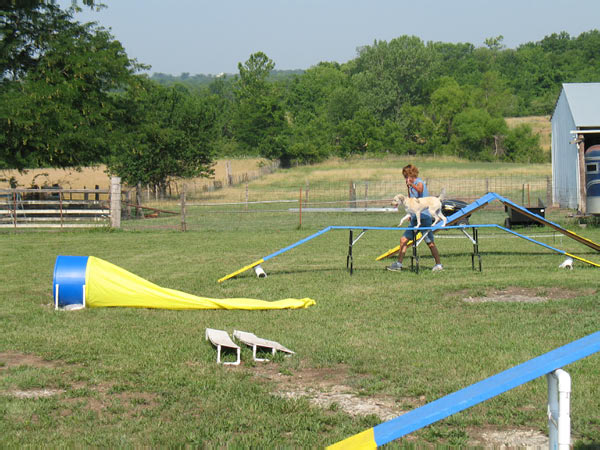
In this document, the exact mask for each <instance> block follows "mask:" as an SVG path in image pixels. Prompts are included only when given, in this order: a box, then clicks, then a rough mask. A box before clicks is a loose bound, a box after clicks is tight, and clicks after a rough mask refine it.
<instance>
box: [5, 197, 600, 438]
mask: <svg viewBox="0 0 600 450" xmlns="http://www.w3.org/2000/svg"><path fill="white" fill-rule="evenodd" d="M188 214H189V215H190V216H192V218H191V219H190V221H191V222H192V223H194V224H196V225H195V226H194V227H192V230H191V231H188V232H186V233H181V232H177V231H168V230H157V231H152V230H145V231H127V230H126V231H114V232H110V231H74V232H19V233H11V232H4V233H2V234H0V243H1V245H0V252H1V253H0V257H1V261H2V269H3V270H2V272H1V274H0V323H1V324H2V327H1V330H2V333H0V442H1V443H2V444H3V445H4V446H7V447H10V446H17V445H18V446H23V445H30V446H39V445H50V446H56V445H65V446H76V445H92V446H159V445H160V446H162V445H169V446H172V445H202V446H209V447H216V446H232V447H256V448H265V447H267V448H269V447H323V446H325V445H328V444H331V443H334V442H336V441H338V440H340V439H343V438H345V437H348V436H350V435H352V434H354V433H358V432H360V431H363V430H364V429H366V428H368V427H371V426H373V425H376V424H378V423H380V422H381V421H382V420H384V417H383V416H384V415H385V414H389V415H391V416H393V415H394V414H400V413H401V412H403V411H408V410H410V409H413V408H415V407H417V406H420V405H422V404H424V403H426V402H429V401H432V400H435V399H437V398H440V397H441V396H443V395H446V394H449V393H451V392H453V391H455V390H458V389H461V388H463V387H466V386H468V385H469V384H472V383H474V382H476V381H479V380H481V379H484V378H486V377H489V376H491V375H494V374H496V373H498V372H500V371H502V370H505V369H508V368H510V367H512V366H514V365H516V364H518V363H521V362H524V361H526V360H528V359H530V358H532V357H535V356H538V355H540V354H542V353H544V352H547V351H549V350H552V349H554V348H556V347H558V346H561V345H564V344H566V343H568V342H571V341H572V340H575V339H578V338H581V337H583V336H585V335H588V334H590V333H593V332H596V331H598V329H599V328H600V325H599V324H600V314H599V312H598V306H599V302H598V269H597V268H595V267H592V266H588V265H584V264H582V263H579V262H576V264H575V268H574V270H572V271H569V270H563V269H559V268H558V265H559V264H560V263H561V262H562V261H563V259H564V258H563V257H562V256H561V255H558V254H556V253H553V252H552V251H550V250H548V249H546V248H544V247H541V246H536V245H534V244H532V243H530V242H527V241H525V240H521V239H517V238H513V237H510V236H509V235H507V234H503V233H501V232H499V231H497V230H483V231H481V232H480V252H481V254H482V263H483V271H482V272H479V271H478V270H475V271H474V270H472V268H471V252H472V245H471V243H470V241H469V240H467V239H466V238H465V237H464V236H462V234H461V233H459V232H450V231H447V232H443V233H439V234H438V236H439V237H438V238H437V242H438V247H439V249H440V252H441V254H442V262H443V263H444V266H445V270H444V271H443V272H441V273H431V272H430V269H431V267H432V266H433V260H432V258H431V257H430V255H429V253H428V251H427V249H426V248H424V247H419V253H420V255H421V269H422V270H421V272H420V273H419V274H415V273H412V272H409V271H406V272H402V273H392V272H388V271H386V270H385V266H386V265H387V264H389V263H390V260H386V261H379V262H376V261H375V258H376V257H377V256H378V255H380V254H381V253H383V252H384V251H385V250H387V249H389V248H391V247H393V246H394V245H396V244H397V241H398V238H399V233H398V232H395V231H370V232H367V233H366V234H365V235H364V236H363V237H362V238H361V239H360V240H359V241H358V242H357V243H356V246H355V248H354V252H353V253H354V268H355V271H354V274H353V275H350V274H349V273H348V272H347V270H346V255H347V251H348V233H347V232H346V231H331V232H328V233H326V234H324V235H322V236H320V237H318V238H315V239H314V240H311V241H309V242H307V243H306V244H303V245H301V246H299V247H297V248H295V249H293V250H291V251H289V252H287V253H284V254H282V255H280V256H278V257H275V258H273V259H271V260H270V261H268V262H267V263H265V264H264V265H263V267H264V269H265V270H266V271H267V273H268V277H267V278H262V279H258V278H257V277H256V276H255V275H254V273H253V272H252V271H251V270H250V271H247V272H244V273H242V274H240V275H239V276H238V277H236V278H234V279H231V280H228V281H225V282H223V283H221V284H219V283H217V279H219V278H221V277H222V276H224V275H227V274H229V273H231V272H233V271H235V270H237V269H240V268H241V267H243V266H245V265H247V264H249V263H251V262H253V261H256V260H257V259H259V258H261V257H264V256H266V255H268V254H271V253H273V252H274V251H276V250H278V249H280V248H283V247H286V246H288V245H290V244H292V243H294V242H297V241H299V240H300V239H303V238H305V237H307V236H309V235H311V234H313V233H315V232H317V231H318V230H320V229H322V228H324V227H326V226H328V225H350V224H351V225H356V226H360V225H377V226H393V225H395V224H397V221H398V219H399V216H394V215H389V214H352V215H344V214H318V215H317V214H313V215H310V214H308V215H307V216H306V217H305V218H304V221H303V226H302V228H300V229H299V227H298V226H297V225H298V223H297V220H296V219H295V218H294V216H292V218H291V219H290V215H291V214H292V213H244V212H243V211H242V212H236V213H231V214H221V215H216V214H215V215H212V216H209V217H207V216H206V213H204V212H203V211H202V210H200V209H193V208H191V209H190V211H189V212H188ZM549 214H551V219H552V220H554V221H557V222H560V223H561V224H563V225H565V226H567V227H568V228H570V229H572V230H573V231H575V232H576V233H579V234H581V235H583V236H584V237H586V238H589V239H592V240H594V241H596V242H600V230H598V229H597V228H595V227H591V226H588V227H587V228H585V229H582V228H579V227H578V226H577V225H576V224H575V223H574V222H573V221H569V220H567V219H566V218H565V212H564V211H562V212H561V211H555V212H552V213H549ZM194 215H202V217H198V218H197V219H196V220H195V221H194V218H193V216H194ZM505 216H506V215H505V213H504V212H503V211H502V210H500V209H499V208H496V209H491V210H490V211H487V210H483V211H481V212H478V213H476V215H474V216H473V218H472V219H471V222H472V223H498V224H502V223H503V220H504V217H505ZM157 220H159V221H161V220H163V219H157ZM172 220H173V221H174V223H176V221H175V219H172ZM157 223H160V222H157ZM518 231H519V232H522V233H525V234H528V235H535V237H536V239H538V240H540V241H543V242H545V243H547V244H549V245H552V246H555V247H558V248H561V249H564V250H567V251H569V252H572V253H574V254H576V255H579V256H582V257H584V258H586V259H589V260H592V261H595V262H600V255H598V254H597V253H596V252H595V251H593V250H591V249H589V248H587V247H585V246H583V245H581V244H579V243H576V242H574V241H571V240H569V239H568V238H566V237H563V236H561V235H559V234H556V233H552V232H551V230H549V229H543V228H542V229H540V228H534V229H520V230H518ZM59 254H63V255H93V256H96V257H99V258H102V259H105V260H107V261H109V262H112V263H114V264H116V265H118V266H120V267H123V268H125V269H127V270H129V271H131V272H133V273H135V274H137V275H139V276H141V277H143V278H146V279H149V280H151V281H153V282H155V283H157V284H159V285H161V286H164V287H169V288H174V289H178V290H181V291H184V292H188V293H192V294H196V295H200V296H206V297H213V298H231V297H250V298H258V299H264V300H278V299H283V298H304V297H310V298H312V299H314V300H315V301H316V305H314V306H312V307H310V308H307V309H302V310H282V311H225V310H211V311H167V310H149V309H126V308H106V309H85V310H82V311H75V312H63V311H54V310H53V308H52V275H53V268H54V262H55V260H56V256H57V255H59ZM407 261H408V260H407ZM486 300H487V301H486ZM507 300H518V301H507ZM207 327H211V328H217V329H222V330H226V331H228V332H229V333H232V332H233V330H234V329H238V330H244V331H250V332H253V333H255V334H257V335H258V336H261V337H264V338H267V339H272V340H276V341H278V342H280V343H281V344H283V345H284V346H286V347H288V348H290V349H292V350H294V351H295V352H296V354H295V355H293V356H291V357H288V358H284V357H282V356H277V357H276V358H275V360H274V361H272V362H269V363H255V362H253V361H252V353H251V351H250V350H249V349H247V348H244V349H243V351H242V361H243V363H242V365H241V366H240V367H227V366H219V365H217V364H216V351H215V349H214V348H213V347H212V346H211V345H210V344H209V343H207V342H206V341H205V340H204V331H205V329H206V328H207ZM565 369H566V370H567V371H568V372H569V373H570V374H571V376H572V378H573V393H572V395H571V406H572V414H571V417H572V430H573V438H574V441H575V442H576V444H577V445H591V446H593V445H598V444H600V383H599V381H600V375H599V374H600V355H594V356H591V357H589V358H587V359H584V360H582V361H579V362H577V363H574V364H571V365H570V366H568V367H566V368H565ZM342 394H343V395H342ZM546 401H547V387H546V380H545V379H544V378H540V379H537V380H534V381H533V382H530V383H528V384H526V385H523V386H521V387H519V388H516V389H514V390H512V391H510V392H507V393H505V394H502V395H500V396H498V397H496V398H494V399H492V400H489V401H487V402H485V403H483V404H481V405H479V406H476V407H473V408H471V409H469V410H466V411H464V412H462V413H459V414H457V415H455V416H452V417H451V418H448V419H446V420H444V421H441V422H439V423H437V424H435V425H433V426H430V427H428V428H425V429H423V430H420V431H417V432H415V433H413V434H412V435H410V436H409V437H407V438H404V439H403V440H401V441H399V442H398V443H397V444H399V445H436V444H453V445H468V444H473V443H474V442H479V443H481V441H480V438H481V436H482V433H483V432H484V431H486V432H487V431H497V432H504V433H511V432H513V431H514V430H533V431H534V432H537V433H540V434H547V415H546V408H547V406H546ZM370 404H378V405H384V406H385V408H380V409H379V410H378V409H368V408H363V406H365V405H370ZM384 413H385V414H384ZM386 417H387V416H386Z"/></svg>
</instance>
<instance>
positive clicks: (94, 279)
mask: <svg viewBox="0 0 600 450" xmlns="http://www.w3.org/2000/svg"><path fill="white" fill-rule="evenodd" d="M85 284H86V286H85V291H86V295H85V297H86V306H87V307H90V308H100V307H107V306H125V307H131V308H160V309H245V310H256V309H297V308H308V307H309V306H312V305H314V304H315V301H314V300H313V299H310V298H302V299H296V298H286V299H283V300H278V301H274V302H269V301H265V300H256V299H252V298H228V299H214V298H206V297H198V296H195V295H191V294H186V293H185V292H181V291H177V290H174V289H168V288H163V287H160V286H158V285H156V284H154V283H151V282H150V281H148V280H145V279H143V278H141V277H138V276H137V275H134V274H133V273H131V272H128V271H127V270H125V269H122V268H121V267H118V266H115V265H114V264H111V263H109V262H107V261H104V260H102V259H100V258H96V257H94V256H90V257H89V258H88V262H87V267H86V272H85Z"/></svg>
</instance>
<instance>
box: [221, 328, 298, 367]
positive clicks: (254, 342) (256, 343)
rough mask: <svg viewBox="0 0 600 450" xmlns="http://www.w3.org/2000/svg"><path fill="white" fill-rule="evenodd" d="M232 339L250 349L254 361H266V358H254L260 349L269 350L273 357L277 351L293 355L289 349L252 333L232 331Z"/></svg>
mask: <svg viewBox="0 0 600 450" xmlns="http://www.w3.org/2000/svg"><path fill="white" fill-rule="evenodd" d="M233 337H234V338H235V339H237V340H238V341H240V342H243V343H244V344H246V345H247V346H248V347H252V357H253V358H254V361H268V359H267V358H257V357H256V352H257V351H258V350H259V349H261V348H265V349H269V350H270V352H271V354H272V355H273V356H275V353H277V351H280V352H283V353H287V354H289V355H293V354H294V352H293V351H291V350H290V349H289V348H286V347H284V346H283V345H281V344H280V343H279V342H275V341H270V340H268V339H263V338H260V337H258V336H256V335H255V334H254V333H248V332H247V331H239V330H233Z"/></svg>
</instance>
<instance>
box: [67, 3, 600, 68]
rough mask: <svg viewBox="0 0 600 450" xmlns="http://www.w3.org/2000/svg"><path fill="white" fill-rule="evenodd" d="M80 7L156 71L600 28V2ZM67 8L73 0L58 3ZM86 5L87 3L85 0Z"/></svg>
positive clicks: (309, 59) (517, 39) (284, 64)
mask: <svg viewBox="0 0 600 450" xmlns="http://www.w3.org/2000/svg"><path fill="white" fill-rule="evenodd" d="M101 1H103V3H104V4H106V5H107V8H106V9H104V10H102V11H100V12H95V11H90V10H89V8H84V12H83V13H81V14H77V15H76V18H77V19H78V20H80V21H82V22H86V21H97V22H99V23H100V24H101V25H102V26H104V27H105V28H110V29H111V32H112V34H113V35H114V36H115V38H116V39H118V40H119V41H121V43H122V44H123V45H124V47H125V49H126V51H127V54H128V55H129V56H130V57H131V58H136V59H137V60H138V61H139V62H142V63H145V64H149V65H151V66H152V68H151V69H150V71H149V72H150V73H153V72H163V73H168V74H172V75H179V74H181V73H182V72H189V73H190V74H192V75H194V74H199V73H202V74H218V73H221V72H225V73H237V71H238V70H237V64H238V62H244V61H246V60H247V59H248V57H249V56H250V55H251V54H252V53H255V52H257V51H262V52H264V53H266V54H267V56H268V57H269V58H271V59H272V60H273V61H274V62H275V68H276V69H307V68H309V67H311V66H313V65H315V64H317V63H319V62H320V61H337V62H340V63H343V62H346V61H348V60H350V59H353V58H355V57H356V54H357V53H356V49H357V47H360V46H364V45H371V44H372V43H373V42H374V41H375V40H384V41H390V40H392V39H393V38H395V37H398V36H402V35H405V34H406V35H413V36H418V37H419V38H421V39H422V40H423V41H425V42H427V41H443V42H453V43H457V42H470V43H472V44H474V45H475V46H482V45H483V43H484V40H485V39H486V38H489V37H496V36H499V35H502V36H504V44H505V45H506V46H507V47H509V48H515V47H517V46H518V45H520V44H522V43H525V42H530V41H539V40H541V39H542V38H543V37H544V36H547V35H550V34H552V33H558V32H560V31H566V32H568V33H569V34H570V35H571V36H578V35H579V34H580V33H582V32H584V31H589V30H592V29H596V28H600V25H599V24H598V18H599V17H600V1H599V0H493V1H492V0H453V1H451V0H412V1H405V0H364V1H363V0H361V1H359V0H212V1H206V0H171V1H165V0H101ZM58 3H59V4H60V5H61V6H63V7H64V6H69V5H70V4H71V0H58ZM80 4H81V1H80Z"/></svg>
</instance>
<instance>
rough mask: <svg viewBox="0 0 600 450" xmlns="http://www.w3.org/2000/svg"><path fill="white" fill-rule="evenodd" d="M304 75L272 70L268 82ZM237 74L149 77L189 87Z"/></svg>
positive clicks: (165, 83) (296, 72)
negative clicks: (188, 85)
mask: <svg viewBox="0 0 600 450" xmlns="http://www.w3.org/2000/svg"><path fill="white" fill-rule="evenodd" d="M303 73H304V70H303V69H293V70H273V71H271V73H270V74H269V80H270V81H283V80H286V79H288V78H291V77H293V76H294V75H302V74H303ZM236 75H237V74H235V73H220V74H216V75H213V74H208V75H207V74H196V75H190V74H189V73H188V72H183V73H182V74H181V75H170V74H166V73H160V72H155V73H153V74H152V76H151V77H150V79H151V80H154V81H156V82H157V83H160V84H162V85H167V86H168V85H171V84H174V83H183V84H190V85H198V86H202V85H209V84H210V83H212V82H213V81H215V79H217V78H219V77H222V76H225V77H227V78H233V77H234V76H236Z"/></svg>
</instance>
